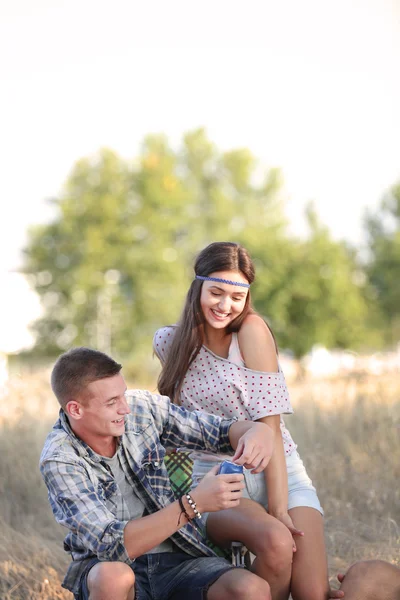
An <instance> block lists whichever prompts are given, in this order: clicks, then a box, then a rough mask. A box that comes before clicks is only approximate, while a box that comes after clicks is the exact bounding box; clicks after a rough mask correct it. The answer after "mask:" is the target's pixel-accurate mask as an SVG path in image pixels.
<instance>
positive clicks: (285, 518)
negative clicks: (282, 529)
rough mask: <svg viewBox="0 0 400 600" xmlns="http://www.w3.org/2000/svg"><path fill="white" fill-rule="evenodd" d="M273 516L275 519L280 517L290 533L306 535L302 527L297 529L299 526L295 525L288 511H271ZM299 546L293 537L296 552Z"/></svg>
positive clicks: (279, 519)
mask: <svg viewBox="0 0 400 600" xmlns="http://www.w3.org/2000/svg"><path fill="white" fill-rule="evenodd" d="M270 514H271V515H272V516H273V517H275V519H278V521H280V522H281V523H283V524H284V525H285V526H286V527H287V528H288V529H289V531H290V533H291V534H292V535H293V536H295V535H300V536H303V535H304V531H300V529H297V527H295V526H294V524H293V521H292V519H291V518H290V516H289V514H288V513H287V512H282V513H277V514H275V513H270ZM296 550H297V548H296V542H295V541H294V539H293V552H296Z"/></svg>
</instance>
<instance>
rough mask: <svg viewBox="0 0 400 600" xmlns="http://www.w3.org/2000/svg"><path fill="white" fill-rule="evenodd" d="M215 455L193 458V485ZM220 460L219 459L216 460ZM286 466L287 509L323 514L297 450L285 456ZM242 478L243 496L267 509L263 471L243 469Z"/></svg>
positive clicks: (213, 463)
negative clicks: (307, 508) (206, 457)
mask: <svg viewBox="0 0 400 600" xmlns="http://www.w3.org/2000/svg"><path fill="white" fill-rule="evenodd" d="M216 458H217V457H216V456H213V457H211V456H210V460H206V459H203V458H194V462H193V475H192V480H193V487H196V486H197V485H198V483H199V482H200V481H201V479H202V478H203V477H204V475H206V473H208V471H209V470H210V469H211V468H212V467H213V466H214V465H215V464H216ZM218 462H220V460H219V461H218ZM286 467H287V472H288V492H289V494H288V510H290V509H291V508H296V507H298V506H308V507H310V508H315V509H316V510H318V511H319V512H320V513H321V515H323V514H324V511H323V509H322V506H321V504H320V501H319V499H318V496H317V492H316V489H315V487H314V486H313V484H312V481H311V479H310V478H309V476H308V475H307V471H306V469H305V466H304V464H303V461H302V460H301V458H300V455H299V453H298V452H297V450H294V451H293V452H292V453H291V454H289V455H288V456H286ZM244 479H245V483H246V489H245V490H243V496H242V497H243V498H250V499H251V500H255V502H258V503H259V504H261V505H262V506H264V507H265V509H266V510H268V494H267V486H266V483H265V475H264V473H263V472H261V473H256V474H253V473H251V472H250V471H249V470H247V469H244ZM207 516H208V515H207V513H206V514H203V517H204V521H205V520H206V519H207Z"/></svg>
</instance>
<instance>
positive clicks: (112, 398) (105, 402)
mask: <svg viewBox="0 0 400 600" xmlns="http://www.w3.org/2000/svg"><path fill="white" fill-rule="evenodd" d="M127 391H128V388H125V390H124V392H123V394H122V396H125V394H126V392H127ZM117 398H119V396H118V395H117V396H111V398H107V399H106V400H104V402H103V404H107V402H111V400H116V399H117Z"/></svg>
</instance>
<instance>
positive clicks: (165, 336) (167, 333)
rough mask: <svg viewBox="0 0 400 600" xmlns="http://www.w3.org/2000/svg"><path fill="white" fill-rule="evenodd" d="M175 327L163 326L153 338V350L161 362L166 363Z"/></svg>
mask: <svg viewBox="0 0 400 600" xmlns="http://www.w3.org/2000/svg"><path fill="white" fill-rule="evenodd" d="M174 333H175V327H161V329H158V330H157V331H156V332H155V334H154V338H153V351H154V354H156V355H157V357H158V359H159V360H160V362H161V364H164V363H165V361H166V358H167V355H168V352H169V349H170V347H171V343H172V340H173V339H174Z"/></svg>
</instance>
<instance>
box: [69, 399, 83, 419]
mask: <svg viewBox="0 0 400 600" xmlns="http://www.w3.org/2000/svg"><path fill="white" fill-rule="evenodd" d="M65 412H66V413H67V415H68V416H69V417H71V418H72V419H75V420H76V421H77V420H79V419H81V418H82V415H83V406H82V404H81V403H80V402H78V401H77V400H70V401H69V402H67V404H66V405H65Z"/></svg>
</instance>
